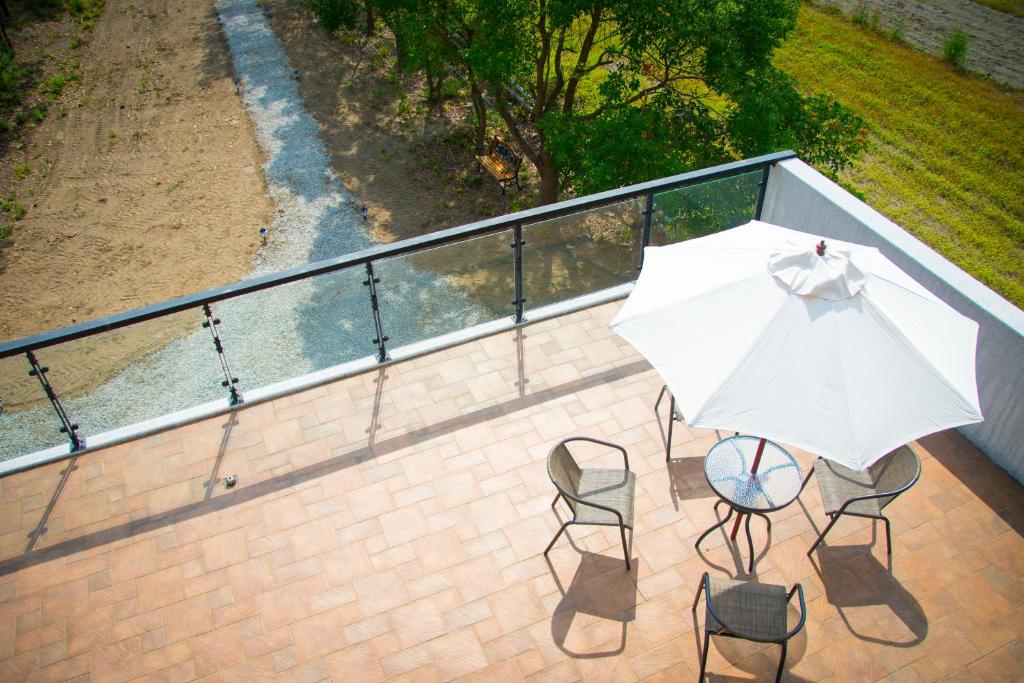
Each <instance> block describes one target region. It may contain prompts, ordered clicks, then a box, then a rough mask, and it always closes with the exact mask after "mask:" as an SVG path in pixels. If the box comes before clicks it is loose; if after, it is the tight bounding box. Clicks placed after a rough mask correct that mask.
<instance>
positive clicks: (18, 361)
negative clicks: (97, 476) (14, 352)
mask: <svg viewBox="0 0 1024 683" xmlns="http://www.w3.org/2000/svg"><path fill="white" fill-rule="evenodd" d="M28 371H29V363H28V359H27V358H25V355H24V354H21V355H18V356H12V357H10V358H2V359H0V398H2V399H3V408H2V409H0V435H2V436H0V460H7V459H9V458H13V457H14V456H16V455H23V454H25V453H32V452H34V451H38V450H42V449H44V448H49V447H50V446H59V445H61V444H67V443H69V441H68V438H67V436H65V435H64V434H61V433H60V431H58V430H59V429H60V420H58V419H57V414H56V413H55V412H54V411H53V408H51V407H50V402H49V401H48V400H46V394H45V393H43V388H42V387H41V386H39V380H37V379H36V378H35V377H30V376H29V374H28Z"/></svg>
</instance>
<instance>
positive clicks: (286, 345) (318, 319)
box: [210, 268, 374, 397]
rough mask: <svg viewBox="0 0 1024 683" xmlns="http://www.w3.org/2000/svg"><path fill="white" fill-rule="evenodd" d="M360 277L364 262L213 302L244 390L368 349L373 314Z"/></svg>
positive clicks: (370, 348)
mask: <svg viewBox="0 0 1024 683" xmlns="http://www.w3.org/2000/svg"><path fill="white" fill-rule="evenodd" d="M364 280H366V273H365V271H364V270H363V269H362V268H349V269H346V270H341V271H338V272H335V273H330V274H328V275H319V276H317V277H315V278H311V279H308V280H300V281H299V282H292V283H289V284H287V285H280V286H278V287H273V288H271V289H265V290H263V291H260V292H254V293H252V294H246V295H245V296H241V297H238V298H237V299H229V300H227V301H222V302H220V303H218V304H216V305H215V306H214V313H215V314H216V316H217V317H218V318H220V320H221V330H222V335H223V337H224V351H225V353H226V354H227V357H228V361H229V363H230V364H231V369H232V371H233V372H234V373H235V376H236V377H238V378H239V387H240V389H241V391H242V396H243V397H244V396H245V391H246V390H247V389H253V388H256V387H262V386H266V385H268V384H273V383H275V382H280V381H282V380H285V379H290V378H292V377H298V376H300V375H304V374H307V373H310V372H315V371H317V370H323V369H325V368H329V367H332V366H335V365H339V364H341V363H346V362H348V361H351V360H355V359H357V358H363V357H365V356H369V355H372V354H373V353H374V346H373V344H372V342H371V340H372V339H373V337H374V333H373V317H372V311H371V308H370V293H369V291H368V288H367V287H366V286H365V285H363V281H364ZM210 344H211V350H212V342H210Z"/></svg>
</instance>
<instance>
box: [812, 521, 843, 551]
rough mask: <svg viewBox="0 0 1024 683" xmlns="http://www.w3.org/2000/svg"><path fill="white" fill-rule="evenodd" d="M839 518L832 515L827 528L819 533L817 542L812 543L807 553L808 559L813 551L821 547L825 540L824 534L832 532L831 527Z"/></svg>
mask: <svg viewBox="0 0 1024 683" xmlns="http://www.w3.org/2000/svg"><path fill="white" fill-rule="evenodd" d="M839 517H840V515H832V521H831V522H829V523H828V526H826V527H825V530H824V531H822V532H821V535H820V536H818V540H816V541H815V542H814V545H812V546H811V549H810V550H808V551H807V557H810V556H811V553H813V552H814V551H815V549H817V547H818V546H819V545H821V542H822V541H823V540H825V534H827V533H828V532H829V531H831V530H832V527H833V526H835V523H836V522H838V521H839Z"/></svg>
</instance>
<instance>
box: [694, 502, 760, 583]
mask: <svg viewBox="0 0 1024 683" xmlns="http://www.w3.org/2000/svg"><path fill="white" fill-rule="evenodd" d="M722 504H725V505H727V506H728V507H729V514H727V515H726V516H725V519H723V520H722V521H720V522H719V523H718V524H715V525H714V526H713V527H711V528H710V529H708V530H707V531H705V532H704V533H702V534H701V535H700V538H698V539H697V542H696V543H694V544H693V547H694V548H696V549H697V550H698V551H699V550H700V544H701V541H703V540H704V539H705V538H707V536H708V534H710V533H711V532H712V531H714V530H715V529H719V528H721V527H723V526H725V525H726V524H727V523H728V522H729V520H730V519H732V515H733V513H734V512H735V513H736V524H735V526H734V527H733V530H732V536H731V539H732V540H736V532H737V531H738V530H739V526H740V520H741V519H743V515H746V516H747V523H746V524H745V525H744V526H745V527H746V531H747V547H748V548H749V549H750V562H749V564H748V566H747V573H748V574H751V573H753V571H754V539H753V537H752V536H751V535H750V517H751V516H752V515H757V516H758V517H762V518H763V519H764V521H765V522H767V523H768V533H769V534H771V532H772V520H770V519H768V515H766V514H764V513H763V512H757V511H755V510H744V509H742V508H737V507H735V506H733V505H730V504H729V503H728V502H727V501H724V500H719V501H718V502H716V503H715V514H718V506H719V505H722Z"/></svg>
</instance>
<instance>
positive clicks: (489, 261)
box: [373, 230, 515, 349]
mask: <svg viewBox="0 0 1024 683" xmlns="http://www.w3.org/2000/svg"><path fill="white" fill-rule="evenodd" d="M511 244H512V231H511V230H506V231H504V232H500V233H496V234H494V235H487V236H484V237H476V238H473V239H469V240H463V241H461V242H455V243H453V244H446V245H445V246H443V247H435V248H434V249H428V250H426V251H423V252H419V253H416V254H409V255H405V256H396V257H394V258H389V259H383V260H381V261H376V262H374V264H373V269H374V275H375V276H376V277H378V278H379V279H380V284H378V285H377V296H378V299H379V301H380V313H381V322H382V323H383V325H384V334H385V335H387V337H388V342H387V346H388V348H391V349H393V348H396V347H398V346H404V345H406V344H412V343H414V342H418V341H422V340H424V339H429V338H430V337H436V336H438V335H442V334H446V333H448V332H454V331H456V330H461V329H465V328H467V327H471V326H473V325H479V324H480V323H484V322H489V321H491V320H497V319H498V318H502V317H504V316H511V315H512V314H513V313H514V312H515V308H514V306H513V305H512V300H513V299H514V298H515V289H514V285H513V272H512V247H511V246H510V245H511Z"/></svg>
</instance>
